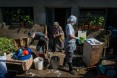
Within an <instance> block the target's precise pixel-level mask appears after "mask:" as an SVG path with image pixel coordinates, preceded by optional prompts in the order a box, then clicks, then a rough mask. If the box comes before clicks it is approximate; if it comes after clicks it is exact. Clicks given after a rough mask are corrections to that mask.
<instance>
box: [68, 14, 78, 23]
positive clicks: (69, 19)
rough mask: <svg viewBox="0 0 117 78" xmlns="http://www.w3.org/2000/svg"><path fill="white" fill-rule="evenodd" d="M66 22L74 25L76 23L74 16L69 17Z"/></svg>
mask: <svg viewBox="0 0 117 78" xmlns="http://www.w3.org/2000/svg"><path fill="white" fill-rule="evenodd" d="M67 21H68V22H70V21H71V22H74V23H76V21H77V17H76V16H74V15H71V16H70V17H69V18H68V20H67Z"/></svg>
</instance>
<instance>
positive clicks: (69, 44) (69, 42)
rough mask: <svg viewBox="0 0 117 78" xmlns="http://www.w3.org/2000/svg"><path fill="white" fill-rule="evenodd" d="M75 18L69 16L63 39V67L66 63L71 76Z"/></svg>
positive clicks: (74, 45)
mask: <svg viewBox="0 0 117 78" xmlns="http://www.w3.org/2000/svg"><path fill="white" fill-rule="evenodd" d="M76 21H77V18H76V17H75V16H73V15H71V16H70V17H69V19H68V21H67V25H66V28H65V32H66V39H65V45H64V46H65V55H66V56H65V58H64V63H63V66H65V64H66V63H67V64H68V65H69V72H70V73H71V74H72V75H75V73H74V72H73V67H72V59H73V54H74V51H75V50H76V44H75V42H76V39H77V37H75V31H74V29H73V25H74V24H76Z"/></svg>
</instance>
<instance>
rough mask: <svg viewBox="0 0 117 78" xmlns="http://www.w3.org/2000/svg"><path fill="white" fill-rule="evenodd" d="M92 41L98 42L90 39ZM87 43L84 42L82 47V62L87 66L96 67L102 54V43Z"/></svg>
mask: <svg viewBox="0 0 117 78" xmlns="http://www.w3.org/2000/svg"><path fill="white" fill-rule="evenodd" d="M92 40H94V41H98V40H96V39H92ZM89 41H90V40H89ZM89 41H87V40H85V41H84V46H83V60H84V62H85V63H86V65H87V66H89V67H90V66H94V65H96V64H97V63H98V62H99V60H100V58H101V56H102V53H103V47H104V45H103V43H101V42H99V41H98V42H99V43H100V44H99V43H98V44H91V43H90V42H89Z"/></svg>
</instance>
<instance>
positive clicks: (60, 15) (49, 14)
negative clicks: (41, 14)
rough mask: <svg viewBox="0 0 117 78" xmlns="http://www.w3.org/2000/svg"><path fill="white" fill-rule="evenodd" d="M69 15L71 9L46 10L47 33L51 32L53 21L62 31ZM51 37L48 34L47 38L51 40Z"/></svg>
mask: <svg viewBox="0 0 117 78" xmlns="http://www.w3.org/2000/svg"><path fill="white" fill-rule="evenodd" d="M70 15H71V8H46V24H47V26H48V27H47V28H48V33H51V32H52V29H53V23H54V22H55V21H56V22H58V23H59V24H60V26H61V27H62V29H63V31H64V30H65V25H66V23H67V19H68V17H69V16H70ZM51 36H52V35H50V34H48V37H49V38H51Z"/></svg>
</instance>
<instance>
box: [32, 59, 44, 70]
mask: <svg viewBox="0 0 117 78" xmlns="http://www.w3.org/2000/svg"><path fill="white" fill-rule="evenodd" d="M34 65H35V69H37V70H42V69H43V58H42V57H37V58H35V59H34Z"/></svg>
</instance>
